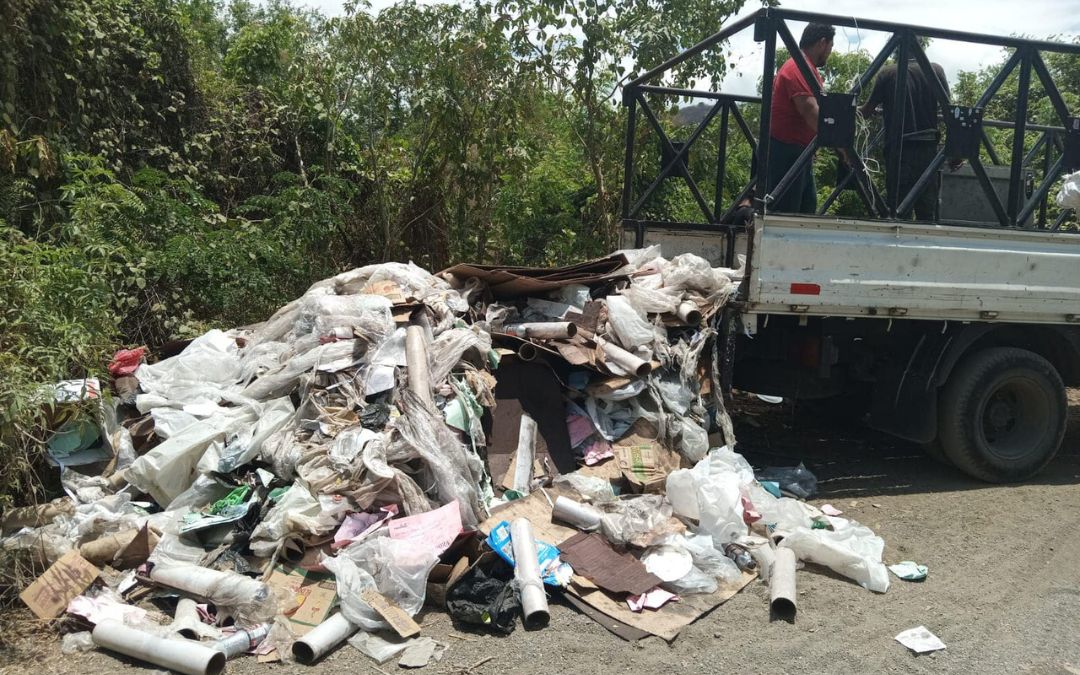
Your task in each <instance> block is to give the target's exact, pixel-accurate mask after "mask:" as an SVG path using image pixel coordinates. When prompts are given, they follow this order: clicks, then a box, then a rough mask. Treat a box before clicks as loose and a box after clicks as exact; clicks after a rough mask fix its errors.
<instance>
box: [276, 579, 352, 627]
mask: <svg viewBox="0 0 1080 675" xmlns="http://www.w3.org/2000/svg"><path fill="white" fill-rule="evenodd" d="M266 583H267V584H268V585H269V586H272V587H274V588H284V589H287V590H288V591H289V592H290V593H292V595H293V597H294V598H295V599H296V602H297V604H299V607H297V608H296V610H295V611H293V612H292V613H290V614H289V615H288V618H289V623H291V624H292V629H293V633H295V634H296V635H297V636H301V635H306V634H307V633H308V632H309V631H310V630H311V629H312V628H314V627H315V626H318V625H319V624H320V623H322V622H323V621H325V620H326V619H327V617H329V616H330V611H331V610H332V609H333V608H334V605H336V604H337V584H335V583H334V577H333V575H330V574H325V573H320V572H308V571H306V570H302V569H299V568H296V567H290V566H287V565H278V566H277V567H275V568H274V571H273V572H272V573H271V574H270V578H268V579H267V580H266Z"/></svg>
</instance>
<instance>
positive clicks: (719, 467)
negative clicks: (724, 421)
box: [666, 448, 754, 548]
mask: <svg viewBox="0 0 1080 675" xmlns="http://www.w3.org/2000/svg"><path fill="white" fill-rule="evenodd" d="M743 464H745V468H743V467H742V465H743ZM747 471H749V481H747V478H746V472H747ZM753 477H754V473H753V470H752V469H750V465H749V464H746V460H744V459H743V458H742V456H741V455H737V454H736V453H734V452H732V451H730V450H728V449H727V448H721V449H717V450H713V451H712V452H710V453H709V455H708V456H707V457H706V458H705V459H703V460H701V461H700V462H698V463H697V464H696V465H695V466H694V468H692V469H677V470H675V471H672V472H671V473H670V474H668V477H667V486H666V487H667V496H668V499H669V500H670V501H671V506H672V508H673V509H674V512H675V513H676V514H677V515H679V516H682V517H684V518H687V519H690V520H697V521H698V527H697V532H699V533H701V534H707V535H709V536H711V537H712V539H713V545H714V546H715V547H717V548H719V547H720V546H723V545H724V544H726V543H728V542H730V541H733V540H734V539H737V538H738V537H741V536H744V535H745V534H746V523H745V522H744V521H743V507H742V488H743V486H744V485H747V484H748V482H753V479H754V478H753Z"/></svg>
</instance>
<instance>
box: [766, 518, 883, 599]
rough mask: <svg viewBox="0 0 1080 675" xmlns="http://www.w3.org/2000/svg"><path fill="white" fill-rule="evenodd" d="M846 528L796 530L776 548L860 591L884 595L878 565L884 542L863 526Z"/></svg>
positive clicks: (852, 525)
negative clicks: (842, 578) (785, 549)
mask: <svg viewBox="0 0 1080 675" xmlns="http://www.w3.org/2000/svg"><path fill="white" fill-rule="evenodd" d="M833 520H844V519H841V518H836V519H833ZM848 524H849V525H848V527H844V528H842V529H839V530H836V531H832V530H812V529H810V528H807V527H800V528H798V529H796V530H795V531H794V532H791V533H790V534H788V535H787V536H786V537H784V540H783V541H782V542H781V543H780V545H781V546H786V547H788V548H790V549H791V550H792V551H794V552H795V557H797V558H798V559H799V560H803V561H806V562H812V563H817V564H819V565H824V566H825V567H828V568H829V569H831V570H832V571H834V572H836V573H837V574H842V575H843V576H845V577H847V578H849V579H854V580H855V581H856V582H858V584H859V585H860V586H862V587H863V588H866V589H869V590H871V591H874V592H875V593H884V592H885V591H887V590H889V571H888V569H887V568H886V567H885V564H884V563H883V562H881V554H882V552H883V551H884V550H885V542H884V540H882V538H881V537H879V536H877V535H875V534H874V533H873V531H872V530H871V529H870V528H868V527H866V526H865V525H860V524H859V523H857V522H855V521H848Z"/></svg>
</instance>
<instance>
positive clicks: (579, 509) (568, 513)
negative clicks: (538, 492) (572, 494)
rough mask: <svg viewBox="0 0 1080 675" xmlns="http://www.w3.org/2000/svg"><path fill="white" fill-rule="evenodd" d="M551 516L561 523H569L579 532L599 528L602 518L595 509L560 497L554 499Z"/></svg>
mask: <svg viewBox="0 0 1080 675" xmlns="http://www.w3.org/2000/svg"><path fill="white" fill-rule="evenodd" d="M551 515H552V517H554V518H558V519H559V520H561V521H563V522H566V523H570V524H571V525H573V526H574V527H576V528H578V529H579V530H586V531H590V530H595V529H596V528H598V527H600V518H601V516H602V514H601V513H600V511H599V510H597V509H596V508H594V507H592V506H589V505H588V504H582V503H581V502H576V501H574V500H573V499H570V498H569V497H563V496H562V495H559V496H558V497H556V498H555V507H554V508H553V509H552V510H551Z"/></svg>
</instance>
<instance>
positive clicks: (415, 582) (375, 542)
mask: <svg viewBox="0 0 1080 675" xmlns="http://www.w3.org/2000/svg"><path fill="white" fill-rule="evenodd" d="M438 562H439V558H438V556H436V555H435V553H434V550H433V549H432V548H431V547H430V546H428V545H425V543H424V542H420V541H415V540H409V539H391V538H390V537H387V536H379V537H368V538H367V539H364V540H363V541H360V542H358V543H356V544H352V545H350V546H348V547H346V548H344V549H342V550H341V551H340V552H339V553H338V554H337V555H336V556H335V557H333V558H323V559H322V563H323V566H324V567H326V569H328V570H330V571H331V572H332V573H333V574H334V577H335V579H336V580H337V592H338V597H339V598H340V599H341V613H342V614H344V615H345V618H346V619H348V620H349V621H351V622H352V623H354V624H356V625H358V626H360V627H361V628H363V629H364V630H369V631H373V630H379V629H381V628H389V627H390V626H389V625H387V623H386V622H385V621H383V620H382V618H381V617H380V616H379V614H378V613H377V612H376V611H375V610H374V609H372V608H371V607H370V606H369V605H368V604H367V603H366V602H364V600H363V599H362V598H361V593H362V592H363V591H364V590H365V589H368V588H374V589H376V590H378V591H379V593H381V594H383V595H384V596H386V598H387V599H389V600H390V601H391V602H393V603H394V604H396V605H397V606H398V607H400V608H401V609H403V610H405V612H406V613H407V614H408V615H409V616H414V615H415V614H416V613H417V612H419V611H420V609H421V607H423V605H424V594H425V592H426V591H427V578H428V574H429V573H430V572H431V568H432V567H434V566H435V565H436V563H438Z"/></svg>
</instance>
